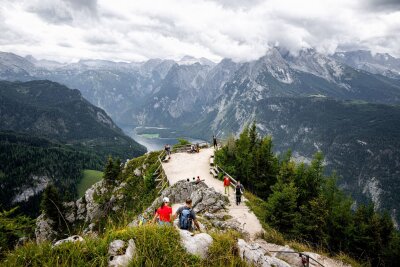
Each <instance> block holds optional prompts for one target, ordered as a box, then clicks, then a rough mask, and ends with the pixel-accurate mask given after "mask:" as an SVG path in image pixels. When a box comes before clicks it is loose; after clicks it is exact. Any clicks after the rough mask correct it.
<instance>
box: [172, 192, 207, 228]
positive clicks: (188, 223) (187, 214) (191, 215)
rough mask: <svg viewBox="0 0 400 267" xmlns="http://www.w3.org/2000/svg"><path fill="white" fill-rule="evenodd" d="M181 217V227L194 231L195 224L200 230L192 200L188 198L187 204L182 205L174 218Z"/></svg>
mask: <svg viewBox="0 0 400 267" xmlns="http://www.w3.org/2000/svg"><path fill="white" fill-rule="evenodd" d="M176 217H178V218H179V228H180V229H183V230H188V231H193V230H194V228H193V224H194V225H195V226H196V228H197V230H199V231H200V225H199V223H198V221H197V219H196V213H195V212H194V211H193V209H192V200H191V199H190V198H189V199H186V205H185V206H182V207H180V208H179V209H178V210H177V211H176V213H175V215H174V217H173V219H175V218H176Z"/></svg>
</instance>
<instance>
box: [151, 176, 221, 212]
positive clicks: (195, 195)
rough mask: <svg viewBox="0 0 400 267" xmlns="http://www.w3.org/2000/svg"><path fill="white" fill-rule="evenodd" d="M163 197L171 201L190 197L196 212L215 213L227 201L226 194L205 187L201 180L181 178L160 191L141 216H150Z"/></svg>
mask: <svg viewBox="0 0 400 267" xmlns="http://www.w3.org/2000/svg"><path fill="white" fill-rule="evenodd" d="M164 197H168V198H169V199H170V201H171V203H184V202H185V201H186V199H188V198H190V199H192V205H193V210H194V211H195V212H196V213H203V212H209V213H215V212H217V211H220V210H223V209H224V208H225V207H226V206H227V205H228V203H229V200H228V198H227V197H226V196H224V195H222V194H220V193H218V192H216V191H215V190H214V188H209V187H207V185H206V184H205V183H203V182H200V183H194V182H187V181H184V180H182V181H179V182H177V183H176V184H174V185H173V186H170V187H168V188H166V189H165V190H164V191H162V193H161V196H159V197H158V198H157V199H156V200H154V201H153V203H152V204H151V206H150V207H148V208H147V209H146V211H145V212H144V214H143V217H146V218H147V217H149V218H150V217H152V214H154V210H155V209H157V208H158V207H160V205H161V203H162V199H163V198H164Z"/></svg>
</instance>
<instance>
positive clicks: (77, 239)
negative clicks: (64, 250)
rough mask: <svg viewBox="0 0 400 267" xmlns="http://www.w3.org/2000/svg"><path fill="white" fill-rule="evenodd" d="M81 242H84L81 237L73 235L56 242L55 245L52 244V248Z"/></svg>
mask: <svg viewBox="0 0 400 267" xmlns="http://www.w3.org/2000/svg"><path fill="white" fill-rule="evenodd" d="M83 241H85V240H84V239H83V238H82V237H81V236H79V235H73V236H70V237H68V238H65V239H61V240H58V241H57V242H56V243H54V245H53V248H54V247H57V246H59V245H61V244H65V243H76V242H83Z"/></svg>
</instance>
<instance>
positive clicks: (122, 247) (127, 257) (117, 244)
mask: <svg viewBox="0 0 400 267" xmlns="http://www.w3.org/2000/svg"><path fill="white" fill-rule="evenodd" d="M108 254H109V256H110V258H109V262H108V266H112V267H117V266H118V267H124V266H128V265H129V263H130V262H131V261H132V259H133V258H134V257H135V254H136V244H135V241H133V239H130V240H129V241H128V243H126V242H125V241H123V240H114V241H112V242H111V243H110V245H109V247H108Z"/></svg>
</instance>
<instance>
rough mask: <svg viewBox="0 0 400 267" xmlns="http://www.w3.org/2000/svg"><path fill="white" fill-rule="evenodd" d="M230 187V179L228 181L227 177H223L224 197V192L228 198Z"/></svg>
mask: <svg viewBox="0 0 400 267" xmlns="http://www.w3.org/2000/svg"><path fill="white" fill-rule="evenodd" d="M230 186H231V179H229V177H228V176H225V177H224V189H225V195H226V192H228V196H230V194H229V187H230Z"/></svg>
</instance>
